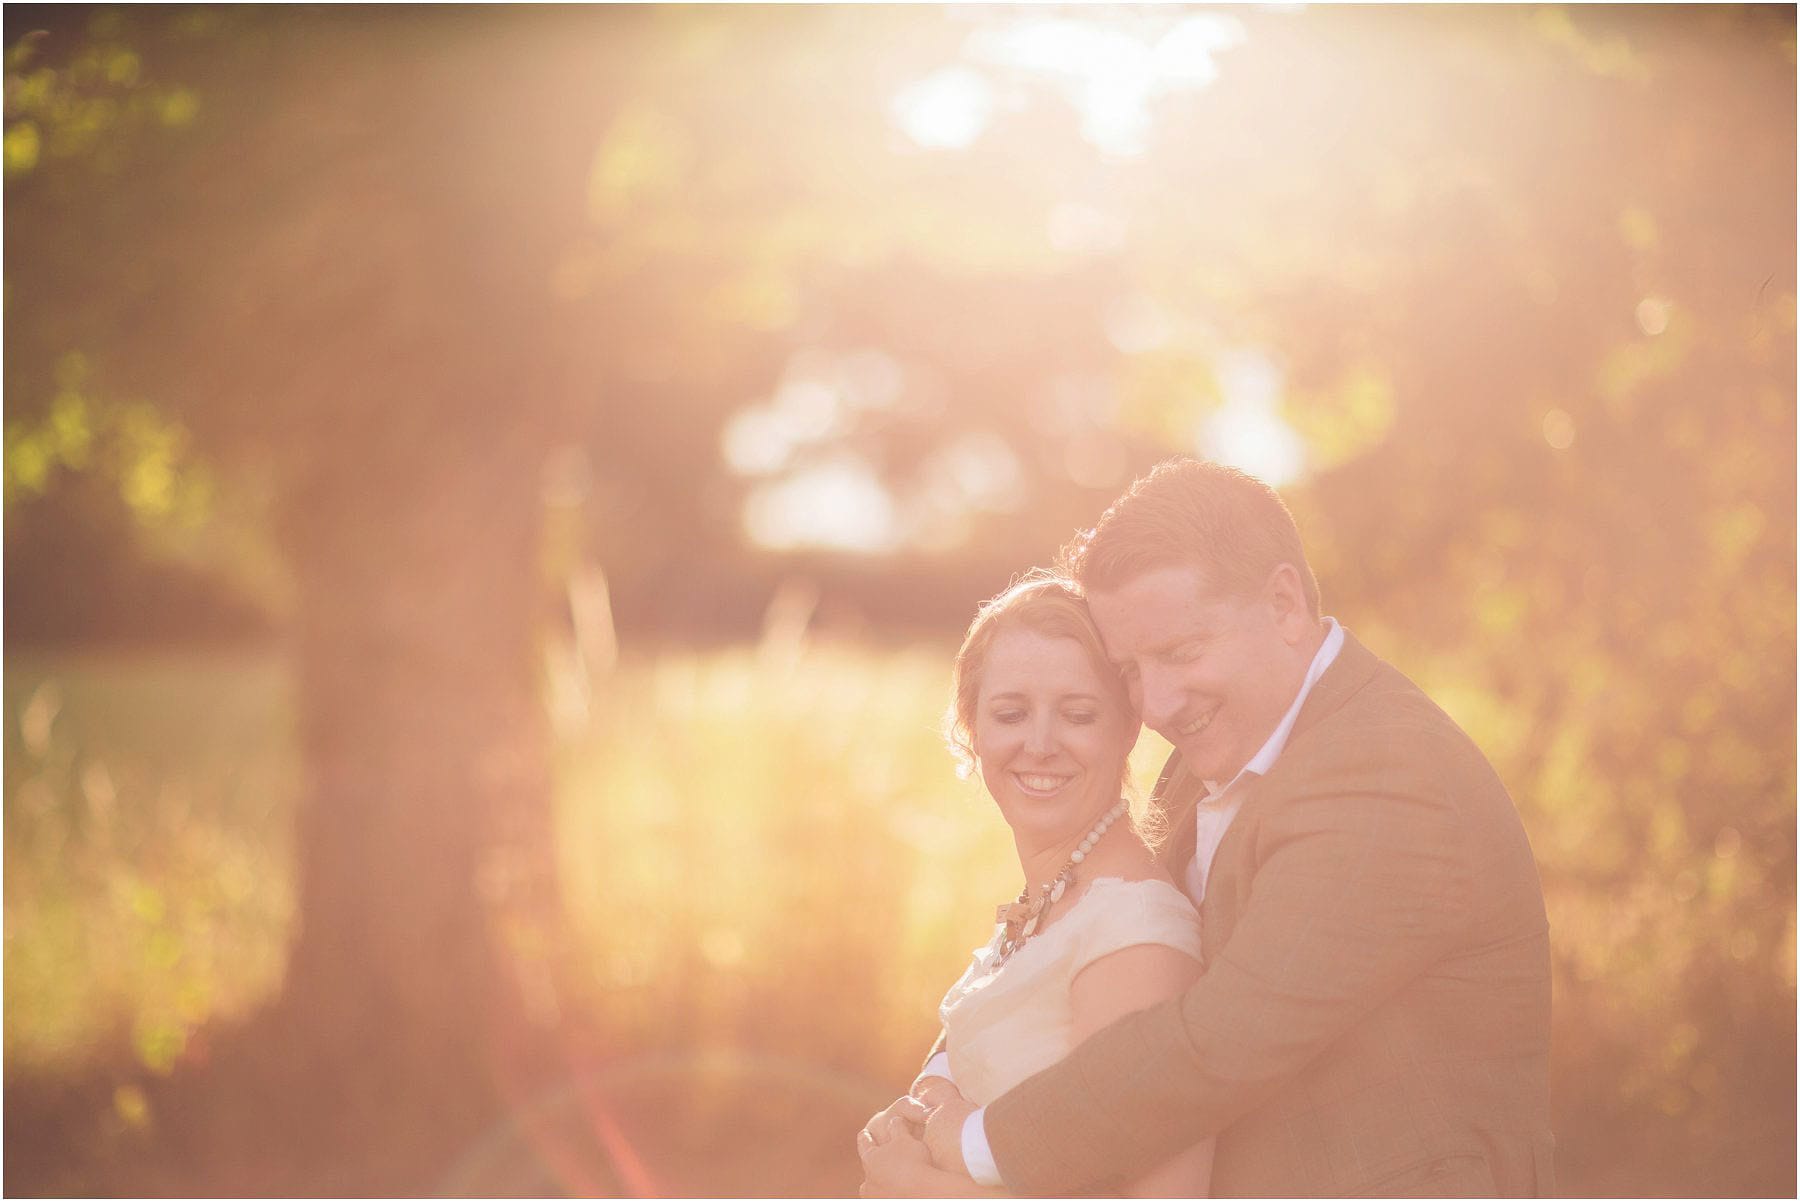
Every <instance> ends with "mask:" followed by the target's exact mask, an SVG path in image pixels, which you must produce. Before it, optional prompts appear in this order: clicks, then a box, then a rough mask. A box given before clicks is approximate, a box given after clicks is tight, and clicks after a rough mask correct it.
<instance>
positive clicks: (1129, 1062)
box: [984, 731, 1470, 1195]
mask: <svg viewBox="0 0 1800 1202" xmlns="http://www.w3.org/2000/svg"><path fill="white" fill-rule="evenodd" d="M1371 733H1373V735H1374V737H1372V738H1371V737H1369V735H1370V734H1371ZM1363 734H1364V737H1363V738H1361V739H1359V740H1357V741H1356V742H1355V743H1354V744H1340V745H1338V746H1336V747H1333V748H1329V749H1325V750H1328V751H1329V754H1328V755H1327V756H1326V758H1327V759H1328V760H1329V761H1330V771H1329V772H1328V773H1326V772H1315V773H1311V774H1309V775H1307V776H1305V777H1304V778H1303V777H1302V774H1298V773H1297V774H1295V775H1294V776H1290V777H1289V779H1288V780H1287V781H1284V782H1283V784H1282V787H1281V788H1280V789H1279V790H1275V789H1273V788H1271V789H1270V790H1269V791H1268V792H1267V793H1266V794H1265V796H1264V797H1263V798H1253V799H1252V804H1257V803H1266V804H1260V805H1259V807H1258V814H1257V822H1256V826H1255V829H1254V831H1253V832H1251V837H1253V838H1254V839H1255V846H1254V848H1253V849H1252V851H1253V856H1254V863H1255V867H1254V876H1253V878H1252V881H1251V886H1250V892H1249V897H1248V899H1247V901H1246V903H1245V905H1244V909H1243V912H1242V913H1241V915H1240V916H1239V919H1238V922H1237V924H1236V926H1235V927H1234V928H1233V930H1232V933H1231V937H1230V938H1229V940H1227V941H1226V943H1225V945H1224V946H1223V947H1221V948H1219V949H1218V950H1217V952H1216V953H1215V952H1214V951H1213V950H1212V949H1207V970H1206V973H1205V975H1204V976H1202V977H1201V979H1200V980H1199V982H1197V983H1196V984H1195V985H1194V986H1193V987H1192V988H1191V989H1189V990H1188V992H1187V993H1186V994H1184V995H1183V996H1181V997H1179V998H1175V999H1173V1000H1171V1001H1168V1002H1165V1003H1162V1004H1160V1005H1158V1006H1154V1007H1152V1008H1150V1009H1147V1010H1143V1011H1140V1012H1138V1013H1136V1014H1132V1015H1127V1016H1126V1017H1124V1018H1122V1019H1120V1020H1119V1021H1118V1022H1116V1023H1114V1024H1113V1025H1112V1026H1110V1027H1108V1028H1106V1029H1105V1030H1103V1031H1101V1032H1099V1033H1098V1034H1096V1035H1095V1036H1094V1037H1093V1038H1091V1039H1089V1040H1088V1041H1086V1042H1085V1043H1083V1044H1082V1045H1081V1046H1080V1047H1079V1048H1077V1049H1076V1050H1075V1051H1074V1052H1073V1053H1071V1054H1070V1055H1069V1056H1068V1057H1067V1058H1066V1059H1064V1060H1063V1061H1061V1062H1060V1063H1058V1064H1056V1065H1054V1066H1052V1067H1051V1068H1049V1069H1047V1070H1045V1071H1044V1072H1042V1073H1039V1074H1038V1075H1036V1076H1034V1077H1032V1078H1030V1079H1029V1080H1027V1081H1025V1082H1023V1083H1021V1084H1020V1085H1019V1086H1017V1087H1016V1088H1015V1089H1013V1090H1012V1091H1011V1092H1009V1093H1007V1094H1005V1095H1004V1096H1003V1097H1001V1098H999V1099H997V1100H996V1101H995V1102H994V1103H993V1104H992V1105H991V1106H990V1107H989V1108H988V1110H987V1113H986V1115H985V1116H984V1122H985V1126H986V1131H987V1134H988V1139H989V1142H990V1144H991V1145H992V1147H993V1151H994V1157H995V1161H996V1163H997V1164H998V1166H999V1169H1000V1173H1001V1175H1002V1177H1004V1179H1005V1181H1006V1184H1007V1186H1008V1187H1009V1188H1010V1189H1012V1190H1014V1191H1015V1192H1018V1193H1025V1194H1045V1193H1048V1194H1065V1195H1066V1194H1071V1193H1074V1192H1077V1191H1079V1190H1081V1189H1083V1188H1086V1187H1089V1186H1091V1185H1093V1184H1095V1183H1098V1182H1102V1181H1106V1180H1109V1179H1116V1178H1120V1177H1130V1176H1131V1175H1133V1174H1134V1173H1136V1172H1141V1171H1142V1170H1143V1169H1145V1168H1147V1167H1149V1166H1152V1165H1156V1164H1159V1163H1161V1162H1162V1161H1163V1160H1165V1159H1167V1158H1168V1157H1169V1156H1171V1155H1173V1154H1175V1153H1176V1152H1177V1151H1179V1150H1180V1149H1181V1148H1184V1147H1186V1146H1188V1145H1191V1144H1193V1143H1195V1142H1197V1141H1199V1140H1201V1139H1204V1138H1206V1137H1207V1136H1210V1135H1214V1134H1216V1133H1218V1132H1219V1131H1221V1130H1222V1129H1224V1128H1225V1127H1227V1126H1229V1125H1230V1124H1231V1123H1232V1122H1233V1121H1234V1120H1235V1119H1236V1118H1237V1117H1238V1116H1240V1115H1242V1114H1244V1113H1246V1112H1248V1111H1250V1110H1252V1109H1254V1108H1255V1107H1256V1106H1257V1105H1258V1104H1260V1103H1261V1102H1262V1101H1264V1100H1265V1099H1267V1098H1268V1097H1269V1095H1270V1094H1271V1093H1272V1092H1274V1091H1275V1090H1276V1089H1278V1088H1279V1087H1280V1086H1281V1085H1282V1084H1283V1083H1284V1082H1286V1081H1288V1080H1290V1079H1291V1078H1292V1077H1293V1076H1294V1075H1296V1074H1297V1073H1298V1072H1299V1071H1300V1070H1301V1069H1302V1068H1304V1067H1305V1066H1306V1064H1307V1063H1308V1062H1309V1061H1310V1060H1312V1059H1313V1058H1314V1057H1315V1056H1317V1055H1318V1054H1319V1053H1320V1052H1321V1051H1323V1050H1324V1049H1325V1048H1326V1047H1328V1046H1329V1045H1330V1044H1331V1043H1332V1041H1333V1040H1334V1039H1335V1038H1337V1037H1338V1036H1339V1035H1340V1034H1341V1033H1343V1032H1344V1031H1345V1030H1346V1029H1348V1028H1349V1027H1350V1026H1352V1025H1353V1024H1354V1023H1356V1022H1357V1021H1358V1020H1359V1019H1360V1018H1362V1017H1363V1016H1364V1015H1366V1014H1367V1013H1368V1012H1369V1011H1370V1010H1372V1009H1373V1008H1374V1007H1375V1006H1377V1005H1378V1004H1380V1003H1381V1002H1382V1001H1383V1000H1384V999H1385V998H1387V997H1389V996H1390V995H1391V994H1392V993H1394V992H1395V991H1396V990H1398V989H1399V988H1400V987H1401V986H1403V985H1404V984H1406V983H1407V982H1408V981H1409V980H1411V979H1412V978H1414V977H1416V976H1418V975H1419V974H1420V973H1421V972H1423V971H1424V970H1425V968H1426V967H1427V966H1428V965H1430V964H1431V963H1432V962H1433V961H1434V960H1436V959H1438V958H1440V957H1441V956H1442V955H1444V954H1445V952H1446V951H1448V950H1450V949H1451V948H1453V947H1454V946H1455V942H1456V939H1457V936H1458V934H1459V933H1460V932H1461V931H1462V930H1463V929H1465V927H1466V924H1467V914H1468V911H1469V906H1470V897H1469V892H1470V865H1469V858H1468V849H1467V848H1466V847H1465V840H1464V826H1463V822H1462V821H1461V817H1460V814H1459V811H1458V809H1457V807H1456V805H1455V804H1454V799H1453V798H1452V797H1451V796H1450V790H1449V789H1448V788H1447V787H1446V786H1445V784H1444V782H1443V781H1442V779H1441V777H1440V776H1439V774H1438V773H1436V772H1434V771H1433V770H1432V765H1441V764H1442V763H1443V760H1442V759H1441V758H1440V757H1439V756H1437V755H1433V754H1431V750H1432V749H1429V748H1420V747H1419V745H1418V740H1419V734H1420V732H1417V731H1408V732H1405V736H1404V737H1402V738H1401V739H1400V741H1402V742H1410V744H1411V750H1412V751H1413V754H1411V755H1408V756H1405V757H1400V756H1395V755H1393V754H1392V753H1391V751H1390V752H1388V753H1386V754H1383V753H1382V751H1381V749H1382V748H1383V747H1384V746H1385V747H1388V748H1391V747H1393V746H1394V740H1389V739H1386V738H1383V737H1382V732H1366V731H1365V732H1363ZM1309 758H1311V757H1309ZM1286 766H1287V765H1284V767H1286ZM1293 767H1295V768H1299V767H1301V765H1297V764H1296V765H1293ZM1303 779H1313V780H1317V781H1319V782H1321V784H1322V783H1323V782H1324V781H1326V780H1329V781H1330V782H1331V785H1332V787H1330V788H1329V789H1326V788H1323V787H1309V786H1308V785H1306V784H1305V783H1300V782H1302V780H1303ZM1267 783H1268V784H1269V785H1270V786H1273V785H1274V783H1275V782H1273V781H1271V782H1267ZM1244 817H1245V816H1243V815H1241V816H1240V821H1242V820H1243V818H1244Z"/></svg>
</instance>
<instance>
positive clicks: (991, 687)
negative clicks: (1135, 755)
mask: <svg viewBox="0 0 1800 1202" xmlns="http://www.w3.org/2000/svg"><path fill="white" fill-rule="evenodd" d="M980 671H981V681H980V687H979V689H978V692H977V695H976V699H975V724H974V746H975V755H976V758H977V759H978V760H979V761H980V763H981V779H982V781H983V782H984V783H985V784H986V785H987V789H988V792H989V793H990V794H992V795H993V798H994V800H995V801H996V802H997V803H999V806H1000V812H1001V813H1002V814H1003V815H1005V817H1006V821H1007V822H1008V823H1009V824H1010V825H1011V826H1012V828H1013V831H1014V833H1015V834H1017V835H1025V836H1027V837H1029V838H1031V839H1032V840H1033V841H1041V842H1055V841H1057V840H1060V839H1064V838H1077V839H1078V838H1080V837H1081V835H1083V834H1084V833H1086V831H1087V829H1088V828H1089V827H1090V826H1092V825H1093V824H1094V823H1095V822H1096V821H1097V820H1098V819H1099V817H1100V815H1101V814H1102V813H1103V812H1105V811H1106V810H1107V809H1108V808H1110V807H1111V806H1112V805H1113V803H1114V802H1116V801H1117V800H1118V799H1119V785H1120V781H1121V778H1122V777H1123V775H1124V769H1125V756H1126V755H1127V754H1128V753H1129V752H1130V751H1131V745H1132V744H1133V743H1134V742H1136V741H1137V723H1135V722H1134V721H1132V720H1131V716H1130V715H1129V714H1128V713H1127V712H1126V711H1125V710H1124V708H1123V707H1122V706H1121V705H1120V703H1119V701H1118V699H1117V698H1118V690H1117V687H1116V686H1110V685H1109V683H1108V682H1105V681H1103V680H1102V679H1101V678H1100V676H1099V674H1098V672H1097V671H1096V670H1095V667H1094V664H1093V662H1092V661H1091V660H1090V659H1089V657H1088V654H1087V652H1086V651H1084V650H1083V649H1082V646H1081V644H1080V643H1079V642H1077V641H1076V640H1074V639H1072V638H1063V637H1058V636H1054V635H1045V634H1039V633H1037V632H1036V631H1033V630H1023V629H1019V628H1017V627H1014V628H1009V629H1006V630H1002V631H1000V632H999V633H998V634H997V635H995V636H994V641H993V643H992V645H991V646H989V647H988V650H987V655H986V656H985V657H984V658H983V661H982V664H981V668H980Z"/></svg>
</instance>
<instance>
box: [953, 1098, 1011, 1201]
mask: <svg viewBox="0 0 1800 1202" xmlns="http://www.w3.org/2000/svg"><path fill="white" fill-rule="evenodd" d="M986 1113H987V1109H986V1108H985V1107H983V1108H982V1109H980V1110H977V1111H976V1112H975V1113H974V1114H971V1115H970V1116H969V1117H968V1118H966V1119H964V1120H963V1129H962V1154H963V1167H964V1168H966V1169H968V1170H969V1176H971V1177H973V1178H975V1184H977V1185H1005V1184H1006V1183H1005V1182H1004V1181H1002V1180H1000V1169H999V1168H998V1166H996V1165H995V1164H994V1151H993V1149H992V1148H990V1147H988V1141H987V1128H986V1127H984V1126H982V1122H981V1116H982V1115H984V1114H986Z"/></svg>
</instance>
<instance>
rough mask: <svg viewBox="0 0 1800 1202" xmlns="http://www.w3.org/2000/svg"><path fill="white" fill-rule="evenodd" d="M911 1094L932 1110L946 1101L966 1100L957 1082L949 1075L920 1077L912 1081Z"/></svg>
mask: <svg viewBox="0 0 1800 1202" xmlns="http://www.w3.org/2000/svg"><path fill="white" fill-rule="evenodd" d="M911 1095H912V1096H913V1097H915V1098H917V1099H919V1101H921V1102H923V1103H925V1105H926V1106H927V1107H928V1108H930V1109H932V1110H936V1109H937V1108H938V1107H939V1106H942V1105H944V1104H945V1103H946V1102H961V1101H966V1099H965V1098H964V1097H963V1096H962V1091H961V1090H959V1089H957V1088H956V1082H954V1081H952V1080H951V1079H950V1078H948V1077H937V1076H931V1077H920V1078H919V1079H918V1080H917V1081H914V1082H913V1083H912V1090H911Z"/></svg>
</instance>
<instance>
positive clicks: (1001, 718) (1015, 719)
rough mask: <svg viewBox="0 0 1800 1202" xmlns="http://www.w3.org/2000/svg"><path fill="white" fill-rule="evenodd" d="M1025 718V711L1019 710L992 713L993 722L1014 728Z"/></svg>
mask: <svg viewBox="0 0 1800 1202" xmlns="http://www.w3.org/2000/svg"><path fill="white" fill-rule="evenodd" d="M1025 718H1026V714H1025V711H1024V710H1020V709H1007V710H995V711H994V721H996V722H1004V723H1005V724H1006V725H1008V726H1016V725H1018V724H1019V723H1021V722H1023V721H1025Z"/></svg>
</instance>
